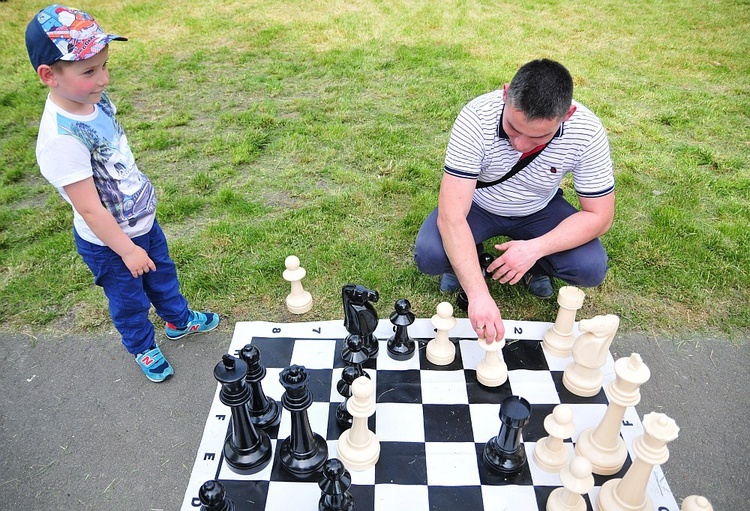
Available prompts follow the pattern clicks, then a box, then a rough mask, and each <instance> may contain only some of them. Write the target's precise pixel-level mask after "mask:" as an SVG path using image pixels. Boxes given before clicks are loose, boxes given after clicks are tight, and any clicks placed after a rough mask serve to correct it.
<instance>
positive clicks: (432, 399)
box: [420, 371, 469, 405]
mask: <svg viewBox="0 0 750 511" xmlns="http://www.w3.org/2000/svg"><path fill="white" fill-rule="evenodd" d="M420 378H421V379H422V402H423V403H424V404H430V405H450V404H468V403H469V395H468V394H467V392H466V377H465V376H464V372H463V371H420Z"/></svg>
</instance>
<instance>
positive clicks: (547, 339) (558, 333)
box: [542, 286, 586, 358]
mask: <svg viewBox="0 0 750 511" xmlns="http://www.w3.org/2000/svg"><path fill="white" fill-rule="evenodd" d="M585 297H586V294H585V293H584V292H583V291H581V290H580V289H578V288H577V287H575V286H563V287H561V288H560V291H558V292H557V303H558V304H559V305H560V308H559V309H558V310H557V319H555V324H554V325H552V326H551V327H550V328H549V330H547V331H546V332H545V333H544V338H543V342H542V346H543V347H544V349H545V350H546V351H547V352H548V353H549V354H550V355H552V356H555V357H561V358H564V357H569V356H570V350H571V348H572V347H573V341H574V340H575V339H574V338H573V326H574V325H575V321H576V312H577V311H578V309H580V308H581V307H583V299H584V298H585Z"/></svg>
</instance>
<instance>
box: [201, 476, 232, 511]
mask: <svg viewBox="0 0 750 511" xmlns="http://www.w3.org/2000/svg"><path fill="white" fill-rule="evenodd" d="M198 500H200V503H201V508H200V511H234V504H233V503H232V501H231V500H230V499H229V497H227V492H226V490H225V489H224V486H223V485H222V484H221V483H220V482H219V481H215V480H213V479H212V480H211V481H206V482H205V483H203V485H202V486H201V489H200V490H199V491H198Z"/></svg>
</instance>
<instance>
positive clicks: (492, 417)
mask: <svg viewBox="0 0 750 511" xmlns="http://www.w3.org/2000/svg"><path fill="white" fill-rule="evenodd" d="M469 413H470V414H471V428H472V430H473V431H472V432H473V434H474V441H475V442H476V443H487V440H489V439H490V438H492V437H494V436H497V434H498V433H499V432H500V405H499V404H491V403H490V404H488V403H482V404H471V405H469Z"/></svg>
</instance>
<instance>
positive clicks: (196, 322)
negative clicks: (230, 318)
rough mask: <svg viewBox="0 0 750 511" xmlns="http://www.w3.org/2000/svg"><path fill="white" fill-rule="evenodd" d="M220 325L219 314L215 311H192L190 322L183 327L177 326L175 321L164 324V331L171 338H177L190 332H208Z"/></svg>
mask: <svg viewBox="0 0 750 511" xmlns="http://www.w3.org/2000/svg"><path fill="white" fill-rule="evenodd" d="M217 326H219V315H218V314H214V313H213V312H196V311H194V310H191V311H190V317H189V319H188V322H187V324H186V325H184V326H183V327H181V328H180V327H177V326H176V325H174V324H173V323H167V324H166V325H165V326H164V332H165V333H166V334H167V337H168V338H169V339H172V340H175V339H179V338H180V337H185V336H186V335H188V334H194V333H198V332H208V331H209V330H213V329H214V328H216V327H217Z"/></svg>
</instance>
